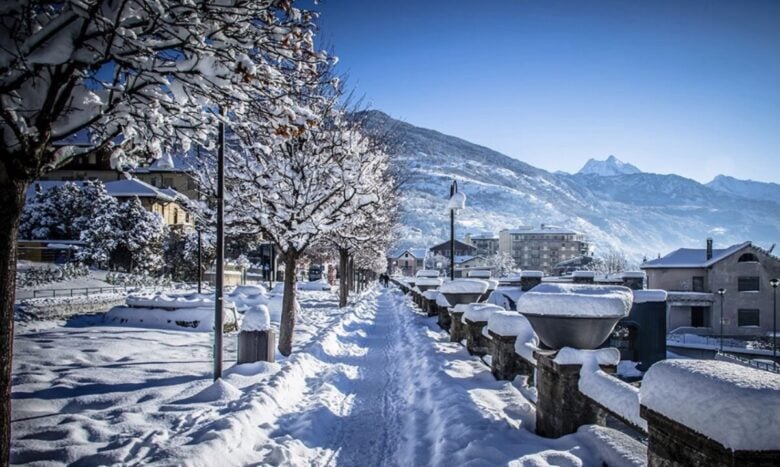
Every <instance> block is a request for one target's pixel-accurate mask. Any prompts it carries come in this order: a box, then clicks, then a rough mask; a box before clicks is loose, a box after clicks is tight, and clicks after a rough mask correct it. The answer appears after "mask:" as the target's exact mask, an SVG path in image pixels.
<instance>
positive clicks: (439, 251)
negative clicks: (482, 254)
mask: <svg viewBox="0 0 780 467" xmlns="http://www.w3.org/2000/svg"><path fill="white" fill-rule="evenodd" d="M430 252H431V255H433V256H436V255H441V256H444V257H445V258H449V257H450V241H449V240H447V241H446V242H443V243H439V244H438V245H434V246H432V247H431V248H430ZM476 254H477V247H475V246H474V245H470V244H468V243H464V242H461V241H460V240H457V239H456V240H455V256H456V257H458V256H475V255H476Z"/></svg>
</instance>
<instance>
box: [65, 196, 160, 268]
mask: <svg viewBox="0 0 780 467" xmlns="http://www.w3.org/2000/svg"><path fill="white" fill-rule="evenodd" d="M93 225H94V227H93V228H91V229H88V230H85V231H84V232H82V234H81V239H82V240H83V241H84V242H85V243H86V246H85V247H84V249H83V250H82V251H81V253H80V257H81V259H82V260H84V261H86V262H88V263H90V264H94V265H97V266H100V267H103V268H112V269H113V268H120V269H122V270H124V271H127V272H141V273H155V272H158V271H160V269H161V268H162V266H163V264H164V263H163V240H164V239H165V235H166V231H167V229H166V226H165V223H164V222H163V220H162V218H161V217H160V215H159V214H156V213H153V212H149V211H147V210H146V209H144V207H143V206H142V205H141V202H140V201H139V200H138V198H133V199H131V200H127V201H124V202H122V203H119V204H118V205H117V208H116V209H115V210H113V211H110V212H109V211H107V212H105V213H103V215H101V216H100V217H98V218H96V219H95V222H94V223H93Z"/></svg>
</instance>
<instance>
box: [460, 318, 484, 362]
mask: <svg viewBox="0 0 780 467" xmlns="http://www.w3.org/2000/svg"><path fill="white" fill-rule="evenodd" d="M464 321H465V322H466V348H468V350H469V353H470V354H471V355H479V356H480V357H481V356H483V355H487V354H489V353H490V340H489V339H488V338H487V337H485V336H483V335H482V328H484V327H485V326H487V321H471V320H470V319H468V318H466V319H465V320H464Z"/></svg>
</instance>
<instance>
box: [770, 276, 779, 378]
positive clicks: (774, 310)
mask: <svg viewBox="0 0 780 467" xmlns="http://www.w3.org/2000/svg"><path fill="white" fill-rule="evenodd" d="M769 285H771V286H772V366H775V367H776V366H777V286H778V285H780V279H778V278H777V277H775V278H774V279H772V280H770V281H769Z"/></svg>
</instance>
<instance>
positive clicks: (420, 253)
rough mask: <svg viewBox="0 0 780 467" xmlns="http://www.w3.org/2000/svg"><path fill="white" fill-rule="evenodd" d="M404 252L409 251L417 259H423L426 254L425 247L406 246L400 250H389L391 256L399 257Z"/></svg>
mask: <svg viewBox="0 0 780 467" xmlns="http://www.w3.org/2000/svg"><path fill="white" fill-rule="evenodd" d="M404 253H409V254H410V255H412V256H414V257H415V258H417V259H423V258H425V257H426V256H427V255H428V249H427V248H406V249H402V250H394V251H391V252H390V255H389V256H390V257H391V258H400V257H401V256H403V255H404Z"/></svg>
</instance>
